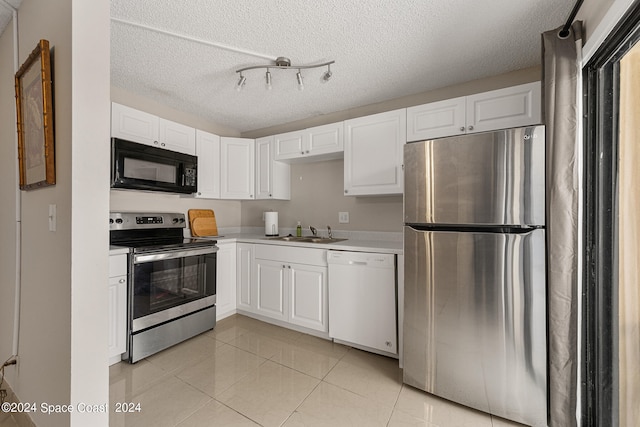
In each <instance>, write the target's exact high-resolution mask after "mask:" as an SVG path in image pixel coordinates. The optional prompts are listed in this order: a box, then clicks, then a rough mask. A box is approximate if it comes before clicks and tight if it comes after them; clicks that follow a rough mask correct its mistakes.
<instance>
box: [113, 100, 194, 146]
mask: <svg viewBox="0 0 640 427" xmlns="http://www.w3.org/2000/svg"><path fill="white" fill-rule="evenodd" d="M111 136H112V137H116V138H121V139H125V140H127V141H133V142H139V143H141V144H146V145H151V146H154V147H159V148H164V149H167V150H172V151H178V152H180V153H185V154H191V155H194V154H195V153H196V130H195V129H194V128H192V127H189V126H185V125H182V124H180V123H175V122H172V121H170V120H165V119H162V118H159V117H157V116H154V115H153V114H149V113H145V112H144V111H140V110H136V109H135V108H131V107H127V106H125V105H121V104H117V103H115V102H112V103H111Z"/></svg>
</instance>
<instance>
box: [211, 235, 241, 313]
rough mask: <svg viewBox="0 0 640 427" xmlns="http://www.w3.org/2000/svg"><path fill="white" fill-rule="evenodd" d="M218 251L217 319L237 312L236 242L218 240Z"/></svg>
mask: <svg viewBox="0 0 640 427" xmlns="http://www.w3.org/2000/svg"><path fill="white" fill-rule="evenodd" d="M217 245H218V252H217V253H216V261H217V263H216V319H217V320H220V319H224V318H225V317H227V316H230V315H232V314H233V313H235V312H236V276H237V272H236V243H235V242H218V243H217Z"/></svg>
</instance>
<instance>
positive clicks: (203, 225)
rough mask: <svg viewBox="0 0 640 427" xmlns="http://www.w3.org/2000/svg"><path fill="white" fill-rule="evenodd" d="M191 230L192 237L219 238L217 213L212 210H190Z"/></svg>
mask: <svg viewBox="0 0 640 427" xmlns="http://www.w3.org/2000/svg"><path fill="white" fill-rule="evenodd" d="M189 228H191V235H192V236H196V237H201V236H217V235H218V225H217V223H216V215H215V213H213V210H211V209H189Z"/></svg>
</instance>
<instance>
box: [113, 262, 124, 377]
mask: <svg viewBox="0 0 640 427" xmlns="http://www.w3.org/2000/svg"><path fill="white" fill-rule="evenodd" d="M108 337H109V347H108V348H109V350H108V357H109V364H110V365H112V364H114V363H117V362H119V361H120V360H121V354H122V353H124V352H125V351H126V350H127V254H117V255H111V256H109V331H108Z"/></svg>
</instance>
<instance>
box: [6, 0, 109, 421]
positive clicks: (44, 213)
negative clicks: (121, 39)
mask: <svg viewBox="0 0 640 427" xmlns="http://www.w3.org/2000/svg"><path fill="white" fill-rule="evenodd" d="M18 20H19V42H20V43H19V51H18V54H19V61H20V63H22V62H24V61H25V59H26V58H27V57H28V56H29V54H30V53H31V51H32V50H33V48H34V47H35V46H36V45H37V43H38V41H39V40H40V39H47V40H49V43H50V46H51V48H52V68H53V77H54V78H53V80H54V83H53V92H54V112H55V129H54V130H55V159H56V160H55V163H56V175H57V176H56V185H55V186H51V187H46V188H41V189H37V190H32V191H25V192H22V201H21V207H22V251H21V255H22V263H21V272H22V281H21V309H20V333H19V349H18V350H19V351H18V364H17V366H13V367H8V368H6V370H5V373H6V379H7V381H8V383H9V384H10V386H11V388H12V390H13V391H14V392H15V393H16V395H17V397H18V399H19V400H20V401H22V402H36V403H37V404H41V403H50V404H69V403H72V402H75V403H77V402H79V401H83V402H86V401H87V400H88V401H90V402H96V403H107V402H108V370H107V358H106V351H107V337H106V324H107V307H106V304H105V303H104V301H106V300H107V280H106V277H107V275H108V273H107V272H108V270H107V262H106V260H107V254H108V245H107V242H108V240H107V229H108V226H107V215H106V211H107V209H108V186H107V185H105V184H102V182H104V181H105V178H104V177H105V176H107V174H108V169H107V168H105V166H104V165H103V163H104V162H103V159H104V158H105V157H106V156H108V137H109V127H108V119H106V117H108V116H106V117H105V114H108V105H109V104H108V102H109V80H108V79H109V71H108V70H109V2H108V1H107V0H99V1H95V0H94V1H92V2H91V3H90V4H89V3H87V2H84V1H82V0H56V1H45V0H23V2H22V5H21V7H20V10H19V13H18ZM10 28H11V27H9V31H5V32H4V33H3V34H2V36H1V38H0V76H2V83H1V84H0V122H1V123H2V125H1V126H0V138H2V140H1V142H2V143H1V144H0V145H1V147H2V148H1V150H2V154H3V155H2V156H0V167H2V170H3V176H4V177H6V178H12V177H13V176H15V171H16V168H17V162H16V158H15V155H14V154H13V153H12V151H13V147H15V136H14V132H15V128H14V124H15V120H16V118H15V110H14V106H15V101H14V94H13V79H12V78H11V76H12V75H13V47H12V37H11V30H10ZM72 34H73V36H74V40H73V43H72ZM2 181H3V182H2V184H1V185H2V198H3V203H2V207H1V208H0V221H2V223H3V226H2V232H0V247H2V257H0V258H2V261H0V262H2V264H1V265H2V269H1V270H0V279H1V282H0V301H2V303H1V304H2V306H1V309H2V310H1V313H0V323H2V326H0V328H2V334H1V335H0V358H1V359H2V361H4V360H5V359H6V358H8V357H9V356H10V355H11V352H12V348H11V347H12V336H13V334H12V330H11V328H12V325H13V315H14V309H13V306H12V305H13V303H12V302H13V300H14V283H15V281H14V278H15V272H16V268H15V235H14V234H13V233H14V232H15V228H16V227H15V224H16V223H15V207H16V205H15V197H14V194H15V187H16V184H15V183H14V182H13V180H12V179H7V180H2ZM50 204H55V205H56V206H57V214H58V218H57V229H56V231H55V232H51V231H49V229H48V210H49V205H50ZM96 214H97V215H98V216H102V217H103V218H104V225H103V226H93V225H91V226H89V219H90V218H95V217H96ZM103 277H104V278H105V279H104V280H102V279H100V278H103ZM7 302H9V303H7ZM5 325H6V326H5ZM101 331H104V332H101ZM107 415H108V414H104V415H98V416H91V417H89V418H90V421H89V420H87V419H86V417H83V416H81V415H80V414H77V413H74V414H73V415H72V416H70V415H69V414H68V413H66V414H56V415H45V414H43V413H42V412H41V411H38V412H35V413H33V414H31V417H32V419H33V421H34V422H35V423H36V424H37V425H46V426H68V425H74V426H75V425H78V426H80V425H96V426H97V425H107V423H108V421H107Z"/></svg>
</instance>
